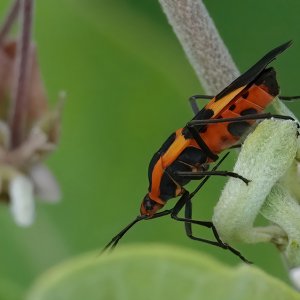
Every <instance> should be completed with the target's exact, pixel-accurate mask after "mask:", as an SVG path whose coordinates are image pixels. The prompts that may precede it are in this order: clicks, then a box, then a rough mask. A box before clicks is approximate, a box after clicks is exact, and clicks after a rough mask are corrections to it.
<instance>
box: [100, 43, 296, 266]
mask: <svg viewBox="0 0 300 300" xmlns="http://www.w3.org/2000/svg"><path fill="white" fill-rule="evenodd" d="M290 45H291V41H289V42H287V43H285V44H282V45H281V46H279V47H277V48H275V49H273V50H271V51H270V52H268V53H267V54H266V55H265V56H264V57H263V58H261V59H260V60H259V61H258V62H257V63H256V64H254V65H253V66H252V67H251V68H250V69H248V70H247V71H246V72H245V73H243V74H242V75H241V76H240V77H238V78H237V79H236V80H234V81H233V82H232V83H231V84H230V85H228V86H227V87H226V88H225V89H224V90H222V91H221V92H220V93H219V94H218V95H216V96H215V97H211V96H201V95H196V96H193V97H191V98H190V103H191V106H192V109H193V111H194V113H195V116H194V117H193V119H192V120H191V121H189V122H188V123H187V124H186V125H185V126H184V127H182V128H179V129H178V130H176V131H175V132H173V133H172V134H171V135H170V136H169V137H168V138H167V140H166V141H165V142H164V143H163V145H162V146H161V147H160V149H159V150H158V151H157V152H156V153H155V154H154V156H153V157H152V159H151V161H150V164H149V169H148V179H149V189H148V193H147V194H146V196H145V197H144V199H143V201H142V204H141V208H140V215H139V216H137V217H136V219H135V220H133V221H132V222H131V223H130V224H129V225H127V226H126V227H125V228H124V229H123V230H122V231H121V232H119V233H118V234H117V235H116V236H115V237H113V239H112V240H111V241H110V242H109V243H108V244H107V245H106V246H105V248H104V249H103V251H105V250H106V249H108V248H114V247H115V246H116V245H117V243H118V242H119V240H120V239H121V238H122V237H123V235H124V234H125V233H126V232H127V231H128V230H129V229H130V228H131V227H132V226H134V225H135V224H136V223H138V222H139V221H141V220H148V219H154V218H158V217H162V216H166V215H170V216H171V217H172V218H173V219H175V220H177V221H182V222H184V223H185V231H186V234H187V236H188V237H189V238H191V239H193V240H197V241H201V242H204V243H208V244H211V245H215V246H218V247H221V248H223V249H228V250H229V251H231V252H233V253H234V254H235V255H237V256H239V257H240V258H241V259H242V260H244V261H246V262H248V261H247V260H246V259H245V258H244V257H243V256H242V255H241V253H240V252H239V251H237V250H236V249H234V248H232V247H231V246H229V245H228V244H225V243H223V242H222V241H221V239H220V238H219V235H218V233H217V231H216V229H215V227H214V224H213V223H212V222H210V221H199V220H193V219H192V206H191V199H192V197H193V196H194V195H195V194H196V193H197V192H198V190H199V189H200V188H201V187H202V186H203V184H204V183H205V182H206V181H207V180H208V178H209V177H210V176H212V175H217V176H231V177H235V178H238V179H241V180H243V181H244V182H245V183H246V184H248V182H249V181H248V180H247V179H246V178H243V177H242V176H240V175H239V174H236V173H233V172H227V171H218V170H217V167H218V166H219V164H220V163H221V162H220V163H219V164H218V165H217V166H216V167H215V168H213V169H212V170H211V171H208V168H209V164H210V163H212V162H214V161H216V160H217V159H218V158H219V157H218V154H219V153H221V152H222V151H223V150H225V149H228V148H231V147H234V146H235V145H236V144H237V143H238V142H239V141H240V139H241V137H242V136H243V135H244V134H245V133H246V132H247V131H248V130H249V128H250V127H251V126H252V125H253V124H254V122H255V121H256V120H262V119H269V118H278V119H283V120H293V119H292V118H291V117H289V116H282V115H274V114H271V113H262V112H263V111H264V110H265V108H266V107H267V106H268V105H269V104H270V103H271V102H272V100H273V99H274V98H275V97H277V96H278V94H279V86H278V83H277V80H276V73H275V70H274V69H273V68H272V67H270V68H267V66H268V64H270V63H271V62H272V61H273V60H274V59H275V58H276V57H277V56H278V55H279V54H280V53H282V52H283V51H285V50H286V49H287V48H288V47H290ZM206 97H208V98H212V99H211V100H210V101H209V103H208V104H207V105H205V106H204V108H203V109H201V110H199V108H198V106H197V104H196V99H198V98H206ZM281 98H282V100H290V99H291V98H299V96H296V97H281ZM212 125H213V126H212ZM224 158H225V157H224ZM224 158H223V159H224ZM223 159H222V160H223ZM194 179H202V182H201V183H200V184H199V185H198V187H197V188H196V190H195V191H194V192H193V193H189V192H188V191H187V190H186V189H185V188H184V186H185V185H186V184H187V183H188V182H189V181H190V180H194ZM178 196H181V197H180V198H179V200H178V201H177V203H176V204H175V206H174V207H173V208H172V209H169V210H164V211H161V212H158V211H159V210H161V209H162V208H163V207H164V205H165V204H166V202H167V201H168V200H169V199H171V198H175V197H178ZM183 207H185V217H184V218H181V217H179V216H178V213H179V212H180V211H181V209H182V208H183ZM191 224H198V225H201V226H204V227H207V228H210V229H211V230H212V232H213V234H214V236H215V238H216V241H212V240H207V239H202V238H199V237H195V236H194V235H193V233H192V227H191Z"/></svg>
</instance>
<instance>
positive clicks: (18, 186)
mask: <svg viewBox="0 0 300 300" xmlns="http://www.w3.org/2000/svg"><path fill="white" fill-rule="evenodd" d="M9 195H10V201H11V202H10V209H11V212H12V215H13V217H14V219H15V222H16V223H17V224H18V225H20V226H29V225H31V224H32V222H33V220H34V207H35V205H34V195H33V186H32V183H31V181H30V180H29V179H28V178H27V177H25V176H23V175H17V176H15V177H14V178H12V179H11V180H10V183H9Z"/></svg>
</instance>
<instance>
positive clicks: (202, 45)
mask: <svg viewBox="0 0 300 300" xmlns="http://www.w3.org/2000/svg"><path fill="white" fill-rule="evenodd" d="M159 2H160V4H161V6H162V8H163V10H164V12H165V14H166V15H167V17H168V21H169V23H170V24H171V26H172V28H173V30H174V32H175V34H176V35H177V38H178V39H179V41H180V43H181V45H182V47H183V49H184V51H185V53H186V55H187V57H188V59H189V61H190V63H191V65H192V66H193V68H194V70H195V72H196V74H197V76H198V78H199V80H200V82H201V84H202V86H203V88H204V90H205V92H206V93H208V94H215V93H218V92H219V91H220V90H222V89H223V88H224V87H226V86H227V85H228V84H229V83H230V82H231V81H233V80H234V79H235V78H236V77H238V75H239V71H238V69H237V67H236V65H235V63H234V61H233V60H232V57H231V56H230V54H229V52H228V49H227V48H226V46H225V44H224V42H223V40H222V38H221V36H220V35H219V33H218V30H217V29H216V26H215V24H214V22H213V20H212V19H211V17H210V15H209V13H208V11H207V9H206V7H205V5H204V4H203V2H202V1H201V0H159Z"/></svg>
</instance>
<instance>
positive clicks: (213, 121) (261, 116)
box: [187, 113, 295, 135]
mask: <svg viewBox="0 0 300 300" xmlns="http://www.w3.org/2000/svg"><path fill="white" fill-rule="evenodd" d="M272 118H274V119H281V120H292V121H295V120H294V119H293V118H292V117H290V116H283V115H274V114H271V113H265V114H252V115H246V116H241V117H236V118H224V119H207V120H192V121H190V122H188V123H187V128H191V127H192V128H193V127H194V126H202V125H208V124H216V123H226V122H230V123H238V122H240V121H250V120H265V119H272ZM198 135H199V134H198Z"/></svg>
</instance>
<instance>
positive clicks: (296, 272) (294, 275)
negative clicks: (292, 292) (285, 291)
mask: <svg viewBox="0 0 300 300" xmlns="http://www.w3.org/2000/svg"><path fill="white" fill-rule="evenodd" d="M290 279H291V281H292V282H293V284H294V286H295V288H296V289H297V290H299V291H300V268H294V269H292V270H290Z"/></svg>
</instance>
